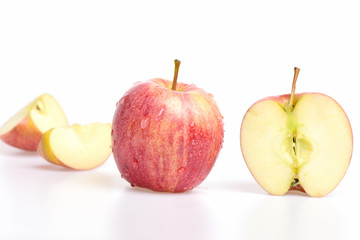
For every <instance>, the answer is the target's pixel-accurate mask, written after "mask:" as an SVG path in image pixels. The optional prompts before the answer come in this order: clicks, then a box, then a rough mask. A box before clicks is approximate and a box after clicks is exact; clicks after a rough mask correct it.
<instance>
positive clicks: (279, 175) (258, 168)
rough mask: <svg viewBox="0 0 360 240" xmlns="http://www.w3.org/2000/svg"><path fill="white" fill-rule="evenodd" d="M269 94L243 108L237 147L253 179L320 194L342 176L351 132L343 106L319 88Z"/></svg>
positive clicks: (272, 188) (276, 190)
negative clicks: (311, 90)
mask: <svg viewBox="0 0 360 240" xmlns="http://www.w3.org/2000/svg"><path fill="white" fill-rule="evenodd" d="M298 73H299V69H298V68H295V75H294V80H293V87H292V91H291V95H289V94H288V95H282V96H277V97H268V98H265V99H263V100H260V101H258V102H256V103H255V104H254V105H252V106H251V107H250V109H249V110H248V111H247V113H246V114H245V117H244V119H243V122H242V126H241V131H240V142H241V150H242V153H243V156H244V159H245V162H246V164H247V166H248V168H249V170H250V172H251V173H252V175H253V176H254V178H255V179H256V181H257V182H258V183H259V184H260V186H262V187H263V188H264V189H265V190H266V191H268V192H269V193H270V194H274V195H283V194H285V193H286V192H288V190H289V189H290V190H299V191H303V192H306V193H307V194H308V195H310V196H314V197H320V196H324V195H326V194H328V193H330V192H331V191H332V190H333V189H334V188H335V187H336V186H337V185H338V184H339V183H340V181H341V179H342V178H343V177H344V175H345V173H346V171H347V169H348V166H349V163H350V159H351V156H352V149H353V137H352V130H351V126H350V122H349V119H348V118H347V116H346V114H345V112H344V110H343V109H342V108H341V106H340V105H339V104H338V103H337V102H336V101H335V100H334V99H332V98H331V97H329V96H327V95H324V94H321V93H302V94H297V95H295V84H296V79H297V76H298Z"/></svg>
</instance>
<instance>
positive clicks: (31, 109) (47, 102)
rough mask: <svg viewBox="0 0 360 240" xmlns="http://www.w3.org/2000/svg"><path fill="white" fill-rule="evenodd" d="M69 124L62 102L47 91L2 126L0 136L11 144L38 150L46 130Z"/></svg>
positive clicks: (25, 148)
mask: <svg viewBox="0 0 360 240" xmlns="http://www.w3.org/2000/svg"><path fill="white" fill-rule="evenodd" d="M67 125H68V122H67V119H66V116H65V113H64V111H63V109H62V108H61V106H60V104H59V103H58V102H57V101H56V99H55V98H54V97H52V96H51V95H50V94H46V93H45V94H43V95H41V96H39V97H38V98H36V99H35V100H34V101H32V102H31V103H29V104H28V105H26V106H25V107H24V108H23V109H21V110H20V111H19V112H18V113H16V114H15V115H14V116H13V117H12V118H10V119H9V120H8V121H7V122H6V123H5V124H4V125H3V126H2V127H1V128H0V138H1V139H2V140H3V141H4V142H6V143H7V144H9V145H11V146H14V147H17V148H21V149H24V150H29V151H36V149H37V146H38V144H39V142H40V139H41V136H42V135H43V133H44V132H46V131H47V130H49V129H51V128H54V127H58V126H67Z"/></svg>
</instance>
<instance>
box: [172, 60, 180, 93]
mask: <svg viewBox="0 0 360 240" xmlns="http://www.w3.org/2000/svg"><path fill="white" fill-rule="evenodd" d="M174 62H175V71H174V80H173V83H172V87H171V90H176V84H177V78H178V74H179V68H180V63H181V62H180V60H177V59H175V60H174Z"/></svg>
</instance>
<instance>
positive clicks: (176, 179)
mask: <svg viewBox="0 0 360 240" xmlns="http://www.w3.org/2000/svg"><path fill="white" fill-rule="evenodd" d="M171 88H172V82H171V81H168V80H164V79H151V80H148V81H145V82H142V83H139V84H137V85H135V86H134V87H132V88H131V89H130V90H129V91H128V92H127V93H126V94H125V95H124V96H123V98H121V99H120V101H119V102H118V105H117V108H116V111H115V114H114V119H113V126H112V139H113V140H112V149H113V154H114V158H115V161H116V164H117V166H118V168H119V170H120V173H121V175H122V177H123V178H124V179H126V180H127V181H128V182H129V183H131V185H132V186H138V187H143V188H148V189H151V190H154V191H162V192H185V191H187V190H191V189H193V188H194V187H196V186H197V185H199V184H200V183H201V182H202V181H203V180H204V179H205V178H206V176H207V175H208V174H209V172H210V170H211V169H212V167H213V165H214V163H215V160H216V158H217V156H218V154H219V151H220V149H221V147H222V142H223V136H224V130H223V121H222V116H221V114H220V111H219V109H218V107H217V105H216V103H215V101H214V99H213V97H212V95H210V94H208V93H206V92H205V91H203V90H201V89H199V88H197V87H196V86H195V85H187V84H182V83H179V84H178V85H177V88H176V90H172V89H171Z"/></svg>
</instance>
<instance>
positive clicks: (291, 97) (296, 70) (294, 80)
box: [289, 67, 300, 111]
mask: <svg viewBox="0 0 360 240" xmlns="http://www.w3.org/2000/svg"><path fill="white" fill-rule="evenodd" d="M299 72H300V68H297V67H295V68H294V79H293V83H292V87H291V95H290V100H289V107H290V111H292V109H293V107H294V98H295V86H296V81H297V78H298V76H299Z"/></svg>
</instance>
